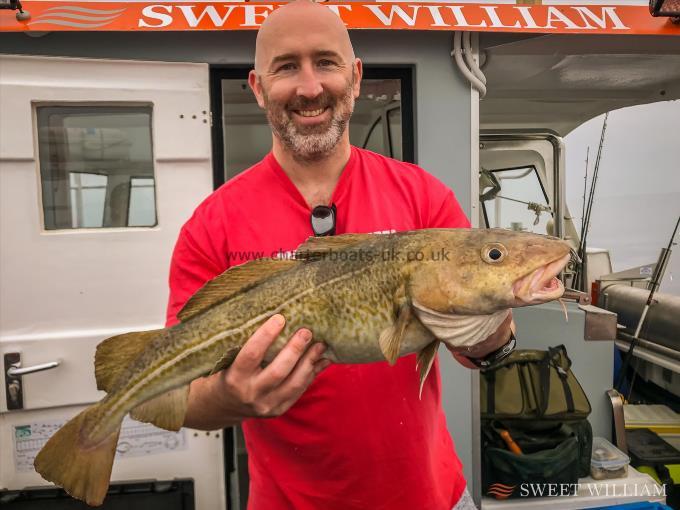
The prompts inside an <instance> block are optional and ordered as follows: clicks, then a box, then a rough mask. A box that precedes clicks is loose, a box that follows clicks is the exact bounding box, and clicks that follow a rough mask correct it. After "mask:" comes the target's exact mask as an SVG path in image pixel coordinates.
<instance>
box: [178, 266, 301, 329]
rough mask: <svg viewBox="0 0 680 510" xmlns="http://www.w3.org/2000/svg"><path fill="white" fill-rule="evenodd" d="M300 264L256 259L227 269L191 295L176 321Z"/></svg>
mask: <svg viewBox="0 0 680 510" xmlns="http://www.w3.org/2000/svg"><path fill="white" fill-rule="evenodd" d="M300 263H301V262H300V261H299V260H287V259H256V260H251V261H250V262H246V263H245V264H241V265H239V266H233V267H230V268H229V269H227V270H226V271H225V272H224V273H222V274H221V275H219V276H216V277H215V278H213V279H212V280H210V281H209V282H208V283H206V284H205V285H204V286H203V287H201V288H200V289H199V290H198V291H197V292H196V293H195V294H194V295H193V296H191V298H189V300H188V301H187V302H186V304H185V305H184V307H183V308H182V309H181V310H180V311H179V313H178V314H177V318H178V319H179V320H180V321H182V322H185V321H187V320H188V319H191V318H192V317H194V316H196V315H198V314H199V313H201V312H203V311H204V310H207V309H208V308H210V307H212V306H214V305H216V304H218V303H221V302H222V301H225V300H227V299H229V298H231V297H233V296H235V295H236V294H238V293H239V292H245V291H246V290H248V289H250V288H252V287H254V286H256V285H257V284H259V283H261V282H263V281H264V280H266V279H267V278H270V277H272V276H274V275H276V274H278V273H281V272H283V271H287V270H288V269H291V268H293V267H295V266H296V265H298V264H300Z"/></svg>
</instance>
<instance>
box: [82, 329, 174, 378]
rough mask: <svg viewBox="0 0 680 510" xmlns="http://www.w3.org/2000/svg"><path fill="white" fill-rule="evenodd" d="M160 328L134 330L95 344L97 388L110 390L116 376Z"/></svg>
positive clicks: (153, 337)
mask: <svg viewBox="0 0 680 510" xmlns="http://www.w3.org/2000/svg"><path fill="white" fill-rule="evenodd" d="M161 332H163V330H162V329H154V330H151V331H135V332H133V333H125V334H122V335H116V336H112V337H111V338H107V339H106V340H104V341H102V342H100V343H99V345H97V352H96V353H95V355H94V376H95V379H96V380H97V389H98V390H103V391H110V389H111V386H112V385H113V383H114V382H115V381H116V379H117V378H118V376H119V375H120V374H121V373H122V372H123V370H125V369H127V368H128V367H129V366H130V363H132V362H133V361H134V360H135V359H136V358H137V357H138V356H139V355H140V354H141V353H142V352H143V351H144V349H146V347H147V346H148V345H149V344H150V343H151V342H152V341H153V340H154V339H155V338H156V337H157V336H158V335H159V334H160V333H161Z"/></svg>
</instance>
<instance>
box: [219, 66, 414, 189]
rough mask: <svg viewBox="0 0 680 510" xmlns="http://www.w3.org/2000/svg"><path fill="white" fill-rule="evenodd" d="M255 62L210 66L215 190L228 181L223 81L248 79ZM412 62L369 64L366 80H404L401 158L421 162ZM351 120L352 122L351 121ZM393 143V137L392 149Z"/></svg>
mask: <svg viewBox="0 0 680 510" xmlns="http://www.w3.org/2000/svg"><path fill="white" fill-rule="evenodd" d="M252 68H253V65H252V64H233V65H232V64H227V65H224V64H219V65H211V66H210V111H211V113H212V120H211V122H212V130H211V138H212V140H211V141H212V156H213V158H212V160H213V189H217V188H219V187H220V186H222V184H224V183H225V182H226V176H225V174H226V161H225V157H224V150H225V148H224V128H223V125H222V116H223V115H224V112H223V110H222V80H247V79H248V73H249V72H250V70H251V69H252ZM415 69H416V68H415V65H413V64H385V65H383V64H366V63H364V67H363V77H362V79H364V80H380V79H382V80H385V79H396V80H400V83H401V137H402V161H405V162H407V163H415V164H417V163H418V158H417V147H416V134H417V133H416V108H415V79H416V70H415ZM350 122H351V121H350ZM391 149H392V144H391V140H390V150H391Z"/></svg>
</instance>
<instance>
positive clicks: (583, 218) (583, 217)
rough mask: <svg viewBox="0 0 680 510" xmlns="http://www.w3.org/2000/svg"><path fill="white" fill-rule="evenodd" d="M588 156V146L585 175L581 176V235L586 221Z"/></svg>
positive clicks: (588, 149)
mask: <svg viewBox="0 0 680 510" xmlns="http://www.w3.org/2000/svg"><path fill="white" fill-rule="evenodd" d="M588 156H590V145H589V146H588V148H587V149H586V174H585V175H584V176H583V205H582V206H581V234H583V222H584V221H585V219H586V195H587V194H588Z"/></svg>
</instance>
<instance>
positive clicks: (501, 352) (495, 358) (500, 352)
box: [465, 331, 517, 370]
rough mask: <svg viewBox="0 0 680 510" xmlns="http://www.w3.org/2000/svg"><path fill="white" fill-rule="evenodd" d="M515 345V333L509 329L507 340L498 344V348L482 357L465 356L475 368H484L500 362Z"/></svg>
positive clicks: (508, 354)
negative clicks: (508, 338) (500, 344)
mask: <svg viewBox="0 0 680 510" xmlns="http://www.w3.org/2000/svg"><path fill="white" fill-rule="evenodd" d="M516 345H517V339H516V338H515V334H514V333H513V332H512V331H510V340H508V342H507V343H506V344H505V345H502V346H500V347H499V348H498V349H496V350H495V351H493V352H490V353H489V354H487V355H486V356H484V357H483V358H472V357H469V356H465V357H466V358H467V359H469V360H470V362H471V363H472V364H473V365H474V366H476V367H477V368H479V369H481V370H486V369H488V368H491V367H492V366H494V365H496V364H497V363H500V362H501V361H502V360H504V359H505V358H507V357H508V356H510V353H511V352H512V351H514V350H515V346H516Z"/></svg>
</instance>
